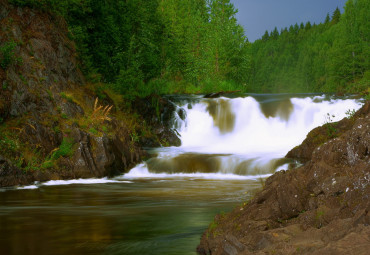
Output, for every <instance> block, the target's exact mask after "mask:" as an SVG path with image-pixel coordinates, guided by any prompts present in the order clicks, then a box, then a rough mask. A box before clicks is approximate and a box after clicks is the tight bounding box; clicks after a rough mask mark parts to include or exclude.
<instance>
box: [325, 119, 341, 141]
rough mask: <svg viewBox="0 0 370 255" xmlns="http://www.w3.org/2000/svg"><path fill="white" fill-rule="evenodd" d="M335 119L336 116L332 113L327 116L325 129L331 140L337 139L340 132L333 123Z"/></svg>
mask: <svg viewBox="0 0 370 255" xmlns="http://www.w3.org/2000/svg"><path fill="white" fill-rule="evenodd" d="M333 118H335V115H333V114H330V113H327V114H326V116H325V127H326V131H327V135H328V137H329V138H335V137H337V132H338V130H337V129H336V128H335V126H336V124H335V123H333Z"/></svg>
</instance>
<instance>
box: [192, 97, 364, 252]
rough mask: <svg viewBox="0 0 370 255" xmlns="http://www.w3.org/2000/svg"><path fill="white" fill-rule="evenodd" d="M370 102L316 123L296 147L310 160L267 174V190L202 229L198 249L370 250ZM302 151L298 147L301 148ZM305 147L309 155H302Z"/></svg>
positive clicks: (230, 250)
mask: <svg viewBox="0 0 370 255" xmlns="http://www.w3.org/2000/svg"><path fill="white" fill-rule="evenodd" d="M369 105H370V103H369V102H368V103H367V104H365V105H364V106H363V107H362V108H361V109H360V110H359V111H358V112H357V113H356V114H355V116H354V117H353V118H352V119H350V120H346V119H344V120H342V121H340V122H338V123H337V126H338V127H340V128H338V129H340V132H338V133H337V137H335V138H328V139H327V140H326V141H323V142H320V143H316V142H312V141H310V138H312V137H313V138H315V136H316V135H317V134H320V133H323V132H324V131H325V129H326V127H325V126H323V127H320V128H317V129H315V130H313V131H312V132H311V133H310V134H308V136H307V137H308V138H307V139H306V141H305V142H303V143H302V145H301V146H299V147H297V148H295V150H294V151H295V152H294V153H293V152H290V153H289V154H288V155H289V156H290V157H292V155H298V156H299V158H300V159H302V158H304V159H305V160H306V164H305V165H304V166H302V167H300V168H297V169H292V170H289V171H280V172H277V173H275V174H274V175H273V176H271V177H270V178H268V179H267V180H266V183H265V187H264V188H263V190H262V191H261V192H259V193H257V194H256V196H255V197H254V199H252V200H251V201H249V202H248V203H247V204H246V205H244V206H241V207H237V208H236V209H234V210H233V211H232V212H231V213H229V214H228V215H226V216H225V215H222V216H220V215H218V216H216V217H215V220H214V222H213V223H212V224H211V225H210V227H209V228H208V230H207V231H206V232H205V233H204V234H203V236H202V239H201V243H200V245H199V246H198V248H197V251H198V253H199V254H367V252H368V250H369V249H370V226H369V224H370V215H369V210H370V199H369V196H370V107H369ZM298 152H299V153H298ZM302 155H304V157H302Z"/></svg>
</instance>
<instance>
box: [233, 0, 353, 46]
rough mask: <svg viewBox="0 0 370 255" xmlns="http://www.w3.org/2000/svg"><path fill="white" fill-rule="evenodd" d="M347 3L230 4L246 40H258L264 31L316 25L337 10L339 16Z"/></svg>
mask: <svg viewBox="0 0 370 255" xmlns="http://www.w3.org/2000/svg"><path fill="white" fill-rule="evenodd" d="M346 1H347V0H230V2H231V3H233V4H234V6H235V7H236V8H237V9H238V10H239V12H238V13H237V15H236V17H237V19H238V21H239V24H241V25H242V26H243V27H244V30H245V33H246V35H247V37H248V40H249V41H251V42H253V41H255V40H256V39H259V38H261V37H262V35H263V34H264V33H265V31H266V30H268V31H271V30H273V29H274V28H275V27H277V28H278V29H279V31H280V29H281V28H284V27H289V26H290V25H294V24H295V23H298V24H300V23H301V22H304V23H306V22H307V21H310V22H311V23H312V24H313V23H316V24H318V23H320V22H323V21H324V20H325V17H326V14H327V13H329V14H330V15H332V13H333V11H334V10H335V8H337V6H338V7H339V8H340V10H341V12H342V13H343V7H344V5H345V3H346Z"/></svg>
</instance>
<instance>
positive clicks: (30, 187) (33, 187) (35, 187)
mask: <svg viewBox="0 0 370 255" xmlns="http://www.w3.org/2000/svg"><path fill="white" fill-rule="evenodd" d="M38 188H39V187H38V186H36V185H29V186H23V187H18V188H17V189H38Z"/></svg>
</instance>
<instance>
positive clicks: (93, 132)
mask: <svg viewBox="0 0 370 255" xmlns="http://www.w3.org/2000/svg"><path fill="white" fill-rule="evenodd" d="M89 132H90V133H92V134H94V135H98V134H99V132H98V130H96V129H95V128H90V129H89Z"/></svg>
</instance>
